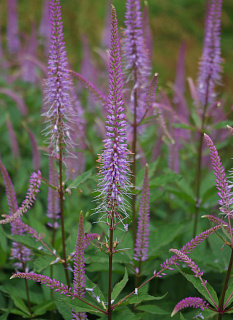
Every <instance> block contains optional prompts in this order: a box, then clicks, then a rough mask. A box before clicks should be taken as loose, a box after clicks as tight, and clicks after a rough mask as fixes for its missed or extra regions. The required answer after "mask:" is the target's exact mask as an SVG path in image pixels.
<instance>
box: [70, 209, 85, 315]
mask: <svg viewBox="0 0 233 320" xmlns="http://www.w3.org/2000/svg"><path fill="white" fill-rule="evenodd" d="M84 238H85V234H84V219H83V214H82V212H81V213H80V216H79V227H78V236H77V242H76V246H75V256H74V280H73V293H74V294H76V295H77V296H78V297H80V298H81V297H84V296H85V260H84ZM72 314H73V320H84V319H86V318H87V316H86V314H85V313H83V312H80V313H76V312H72Z"/></svg>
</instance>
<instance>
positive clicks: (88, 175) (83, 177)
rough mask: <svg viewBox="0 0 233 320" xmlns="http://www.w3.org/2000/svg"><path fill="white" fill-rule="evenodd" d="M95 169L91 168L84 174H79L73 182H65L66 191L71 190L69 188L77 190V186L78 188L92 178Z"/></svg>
mask: <svg viewBox="0 0 233 320" xmlns="http://www.w3.org/2000/svg"><path fill="white" fill-rule="evenodd" d="M94 170H95V168H92V169H90V170H88V171H86V172H84V173H83V174H81V175H80V176H78V177H77V178H76V179H75V180H74V181H72V182H70V181H67V182H66V183H67V187H66V188H67V189H71V188H75V189H76V188H78V186H80V184H81V183H83V182H85V181H87V180H88V179H90V178H91V177H92V176H93V172H94Z"/></svg>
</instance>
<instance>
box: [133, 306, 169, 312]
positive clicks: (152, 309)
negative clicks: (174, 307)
mask: <svg viewBox="0 0 233 320" xmlns="http://www.w3.org/2000/svg"><path fill="white" fill-rule="evenodd" d="M137 310H141V311H145V312H148V313H152V314H170V312H167V311H165V310H163V309H161V308H160V307H158V306H155V305H150V304H148V305H143V306H139V307H137Z"/></svg>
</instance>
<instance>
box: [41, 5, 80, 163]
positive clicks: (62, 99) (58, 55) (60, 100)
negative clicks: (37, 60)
mask: <svg viewBox="0 0 233 320" xmlns="http://www.w3.org/2000/svg"><path fill="white" fill-rule="evenodd" d="M50 26H51V34H50V50H49V60H48V79H46V80H45V82H44V102H45V106H46V111H45V112H44V113H43V114H42V116H44V117H45V122H46V123H47V128H46V129H45V130H46V134H45V135H46V136H47V137H48V138H47V142H48V144H49V149H50V150H51V153H52V155H53V156H54V157H56V158H61V153H62V155H63V154H64V150H65V151H66V156H68V155H67V149H66V147H67V146H71V147H74V142H73V140H72V139H71V134H70V130H71V123H72V122H73V121H72V118H73V116H74V111H73V108H72V101H71V97H70V91H71V89H72V81H71V78H70V75H69V71H68V61H67V56H66V51H65V43H64V40H63V24H62V20H61V7H60V1H59V0H51V1H50ZM70 156H72V154H70Z"/></svg>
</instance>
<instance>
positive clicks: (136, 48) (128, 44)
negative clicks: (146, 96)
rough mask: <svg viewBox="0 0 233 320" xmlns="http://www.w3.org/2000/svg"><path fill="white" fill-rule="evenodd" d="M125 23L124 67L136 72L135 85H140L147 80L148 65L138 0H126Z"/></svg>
mask: <svg viewBox="0 0 233 320" xmlns="http://www.w3.org/2000/svg"><path fill="white" fill-rule="evenodd" d="M125 25H126V28H125V29H124V42H123V51H124V60H125V69H126V70H130V71H131V72H132V71H135V72H136V83H135V87H141V86H144V85H145V81H147V76H148V75H149V67H148V56H147V52H146V47H145V42H144V39H143V29H142V14H141V6H140V1H139V0H127V2H126V13H125Z"/></svg>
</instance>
